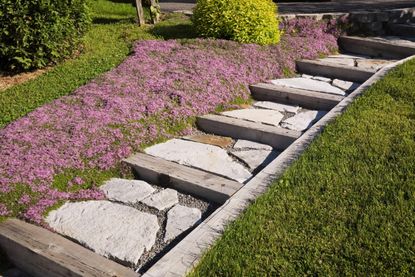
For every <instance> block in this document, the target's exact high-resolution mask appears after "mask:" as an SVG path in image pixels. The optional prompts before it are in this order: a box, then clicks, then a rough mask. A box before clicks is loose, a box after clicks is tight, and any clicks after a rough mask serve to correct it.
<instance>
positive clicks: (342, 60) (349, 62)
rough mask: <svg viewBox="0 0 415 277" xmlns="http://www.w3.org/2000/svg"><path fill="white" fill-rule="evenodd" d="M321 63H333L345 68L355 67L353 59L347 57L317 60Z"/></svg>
mask: <svg viewBox="0 0 415 277" xmlns="http://www.w3.org/2000/svg"><path fill="white" fill-rule="evenodd" d="M319 60H320V61H323V62H328V63H334V64H339V65H346V66H355V59H354V58H349V57H340V56H332V57H327V58H322V59H319Z"/></svg>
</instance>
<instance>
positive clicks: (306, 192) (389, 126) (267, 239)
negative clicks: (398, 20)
mask: <svg viewBox="0 0 415 277" xmlns="http://www.w3.org/2000/svg"><path fill="white" fill-rule="evenodd" d="M414 75H415V60H412V61H410V62H407V63H406V64H404V65H402V66H400V67H398V68H397V69H396V70H394V71H393V72H392V73H390V74H389V75H388V76H387V77H386V78H385V79H383V80H381V81H380V82H378V83H377V84H376V85H374V86H373V87H371V88H370V89H368V90H367V91H366V92H365V93H364V95H363V96H362V97H360V98H358V99H357V100H356V101H355V102H354V103H352V105H351V106H350V107H349V108H348V109H347V110H346V112H345V113H344V114H343V115H341V116H340V117H339V118H337V119H336V120H335V121H334V122H332V123H331V124H329V126H327V128H326V129H325V131H324V132H323V133H322V134H321V135H320V136H319V137H318V138H317V139H316V140H315V141H314V142H313V143H312V145H311V146H310V147H309V148H308V149H307V150H306V151H305V153H304V154H303V155H302V156H301V158H300V159H299V160H297V161H296V162H295V163H294V164H293V165H292V166H291V167H290V168H289V170H287V171H286V173H285V174H284V175H283V176H282V178H280V179H279V180H276V181H275V182H274V184H273V185H272V186H271V188H270V189H269V191H268V192H267V193H265V194H264V195H263V196H261V197H259V198H258V199H257V200H256V201H255V203H253V204H252V205H251V206H250V207H249V208H248V209H247V210H246V211H245V212H244V213H243V215H241V217H240V218H239V219H238V220H236V221H235V222H234V223H232V224H231V225H230V226H229V227H228V228H227V230H226V231H225V233H224V235H223V236H222V237H221V238H220V239H219V240H218V242H217V243H216V244H215V245H214V246H213V247H212V248H211V249H210V251H208V252H207V253H206V255H205V256H204V258H203V259H202V261H201V262H200V264H199V265H198V266H197V267H196V269H195V270H194V271H193V272H192V273H191V274H190V276H266V275H268V276H278V275H281V276H400V275H406V276H414V275H415V79H414V78H413V76H414Z"/></svg>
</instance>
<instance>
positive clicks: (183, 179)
mask: <svg viewBox="0 0 415 277" xmlns="http://www.w3.org/2000/svg"><path fill="white" fill-rule="evenodd" d="M124 163H126V164H127V165H128V166H130V167H131V168H132V169H133V170H134V171H135V172H136V173H137V175H138V177H140V179H142V180H145V181H147V182H150V183H154V184H158V185H160V186H163V187H171V188H174V189H177V190H179V191H182V192H184V193H188V194H192V195H195V196H198V197H201V198H203V199H206V200H209V201H212V202H215V203H219V204H222V203H224V202H225V201H226V200H227V199H228V198H229V197H230V196H232V195H233V194H234V193H235V192H236V191H237V190H239V189H240V188H241V187H242V186H243V185H242V184H241V183H239V182H236V181H233V180H229V179H227V178H224V177H221V176H218V175H215V174H212V173H208V172H205V171H202V170H199V169H195V168H191V167H187V166H184V165H180V164H177V163H175V162H171V161H167V160H164V159H161V158H157V157H153V156H150V155H147V154H143V153H138V154H135V155H133V156H131V157H130V158H128V159H125V160H124Z"/></svg>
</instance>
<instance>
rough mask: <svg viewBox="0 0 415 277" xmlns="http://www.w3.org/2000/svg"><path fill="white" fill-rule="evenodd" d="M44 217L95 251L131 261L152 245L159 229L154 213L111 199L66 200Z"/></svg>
mask: <svg viewBox="0 0 415 277" xmlns="http://www.w3.org/2000/svg"><path fill="white" fill-rule="evenodd" d="M45 220H46V222H47V223H48V224H49V226H50V227H51V228H52V229H53V230H55V231H56V232H58V233H61V234H62V235H65V236H68V237H70V238H72V239H75V240H77V241H78V242H80V243H81V244H83V245H86V246H87V247H88V248H90V249H92V250H93V251H95V252H96V253H98V254H100V255H102V256H104V257H115V258H117V259H119V260H121V261H124V262H128V263H131V264H137V263H138V261H139V259H140V257H141V256H142V254H143V253H144V251H146V250H150V249H151V248H152V247H153V245H154V244H155V241H156V235H157V231H158V230H159V225H158V220H157V217H156V216H155V215H152V214H148V213H144V212H141V211H138V210H137V209H134V208H131V207H128V206H124V205H121V204H117V203H112V202H110V201H84V202H76V203H66V204H64V205H63V206H62V207H60V208H59V209H57V210H54V211H52V212H50V213H49V215H48V216H47V217H46V219H45Z"/></svg>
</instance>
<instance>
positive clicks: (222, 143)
mask: <svg viewBox="0 0 415 277" xmlns="http://www.w3.org/2000/svg"><path fill="white" fill-rule="evenodd" d="M184 139H187V140H191V141H195V142H200V143H206V144H211V145H216V146H219V147H222V148H228V147H230V146H231V145H232V143H233V140H232V138H230V137H222V136H214V135H206V134H201V135H192V136H186V137H184Z"/></svg>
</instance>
